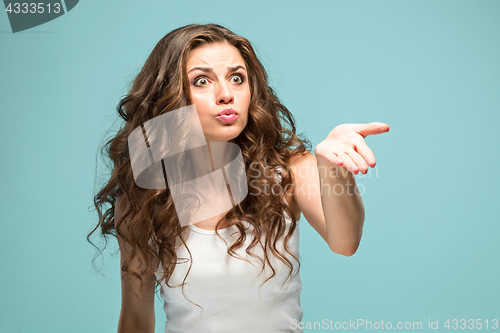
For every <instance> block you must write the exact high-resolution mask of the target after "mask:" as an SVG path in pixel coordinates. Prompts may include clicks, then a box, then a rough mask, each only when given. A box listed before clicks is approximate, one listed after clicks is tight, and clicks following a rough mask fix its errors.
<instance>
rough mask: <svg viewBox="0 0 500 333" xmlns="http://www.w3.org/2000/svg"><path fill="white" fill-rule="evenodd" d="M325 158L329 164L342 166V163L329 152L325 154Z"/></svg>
mask: <svg viewBox="0 0 500 333" xmlns="http://www.w3.org/2000/svg"><path fill="white" fill-rule="evenodd" d="M325 158H326V159H327V160H328V161H330V163H333V164H336V165H339V166H342V165H343V164H344V162H343V161H342V160H341V159H340V157H338V156H337V155H336V154H335V153H332V152H329V153H327V154H325Z"/></svg>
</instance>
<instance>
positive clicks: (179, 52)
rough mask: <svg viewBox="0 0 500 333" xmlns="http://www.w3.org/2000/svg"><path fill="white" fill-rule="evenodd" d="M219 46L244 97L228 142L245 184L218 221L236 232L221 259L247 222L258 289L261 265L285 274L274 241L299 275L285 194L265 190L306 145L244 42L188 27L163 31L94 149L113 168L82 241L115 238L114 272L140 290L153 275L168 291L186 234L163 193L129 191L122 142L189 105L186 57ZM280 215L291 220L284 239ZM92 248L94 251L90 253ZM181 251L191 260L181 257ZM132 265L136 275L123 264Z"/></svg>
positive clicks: (213, 29)
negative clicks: (243, 85)
mask: <svg viewBox="0 0 500 333" xmlns="http://www.w3.org/2000/svg"><path fill="white" fill-rule="evenodd" d="M220 42H225V43H228V44H230V45H232V46H234V47H236V48H237V49H238V50H239V52H240V53H241V55H242V57H243V59H244V60H245V63H246V66H247V73H248V80H249V85H250V92H251V101H250V106H249V110H248V123H247V126H246V127H245V129H244V130H243V131H242V133H240V135H239V136H238V137H236V138H235V139H234V140H233V142H234V143H236V144H238V145H239V147H240V149H241V152H242V156H243V160H244V163H245V168H246V170H247V180H248V181H250V179H251V181H252V186H249V187H248V195H247V196H246V198H245V199H244V200H243V201H242V202H241V203H240V204H238V205H236V206H235V207H233V209H231V210H230V211H229V212H228V213H227V214H226V215H225V217H224V218H225V219H226V220H227V222H229V224H230V225H235V226H236V227H237V229H238V230H239V232H240V236H239V237H238V239H237V240H236V241H235V243H234V244H232V245H231V246H229V247H228V249H227V253H228V254H229V255H231V256H233V257H235V258H237V256H235V255H236V253H235V252H234V251H235V250H236V249H238V248H240V247H241V246H242V245H243V243H244V242H245V239H246V234H245V227H244V225H243V224H242V222H241V221H247V222H249V223H251V224H252V225H253V237H252V241H251V243H250V245H249V246H248V248H247V249H246V252H247V253H248V254H250V255H253V254H252V253H251V251H250V250H251V249H252V248H253V247H255V246H260V247H261V248H262V250H263V253H264V258H259V260H260V262H261V263H262V266H263V267H262V270H264V269H265V267H266V265H269V267H270V268H271V270H272V272H273V273H272V275H271V276H270V277H269V278H267V279H266V280H265V281H264V283H265V282H267V281H268V280H269V279H271V278H272V277H273V276H275V275H276V274H275V269H274V268H273V266H272V265H271V262H270V260H269V256H270V255H271V256H275V257H276V258H278V259H279V260H280V261H281V262H282V263H283V264H285V265H286V266H287V267H288V268H289V269H290V272H289V274H288V276H287V279H288V278H289V277H291V274H292V272H293V264H292V262H291V261H290V260H289V259H288V258H287V256H286V254H284V253H282V252H280V251H278V249H277V247H276V240H277V239H278V238H280V237H284V241H283V244H284V249H285V251H286V252H287V253H288V254H290V255H291V256H292V257H293V258H294V259H295V260H296V261H297V262H298V263H299V268H300V262H299V258H297V256H296V255H295V254H293V253H291V252H290V251H289V248H288V241H289V239H290V237H291V236H292V234H293V232H294V230H295V228H296V226H297V221H296V219H295V216H294V214H293V213H292V211H291V209H290V207H289V206H288V205H287V204H286V203H285V200H284V195H285V191H278V193H276V194H275V193H274V191H270V189H271V188H273V185H277V186H279V188H281V189H287V188H289V187H290V186H291V184H292V177H293V175H292V174H291V173H290V172H289V165H290V159H291V158H292V157H293V156H295V155H298V154H302V153H304V152H305V151H306V150H309V151H310V143H309V141H308V140H307V139H301V138H300V137H299V136H298V135H297V134H296V127H295V121H294V119H293V116H292V114H291V113H290V112H289V110H288V109H287V108H286V107H285V106H284V105H283V104H281V103H280V101H279V99H278V97H277V96H276V94H275V92H274V91H273V89H272V88H271V87H270V86H269V85H268V82H267V80H268V78H267V73H266V71H265V69H264V67H263V66H262V64H261V63H260V61H259V60H258V58H257V55H256V54H255V52H254V49H253V47H252V45H251V44H250V42H249V41H248V40H247V39H245V38H243V37H240V36H238V35H236V34H234V33H233V32H231V31H230V30H228V29H226V28H224V27H222V26H220V25H216V24H206V25H196V24H192V25H187V26H184V27H181V28H178V29H175V30H173V31H171V32H170V33H168V34H167V35H165V36H164V37H163V38H162V39H161V40H160V41H159V42H158V44H157V45H156V46H155V47H154V49H153V51H152V52H151V55H150V56H149V57H148V59H147V60H146V63H145V64H144V66H143V68H142V69H141V71H140V72H139V74H138V75H137V77H136V78H135V80H134V81H133V84H132V85H131V89H130V91H129V92H128V94H127V95H126V96H124V97H123V98H122V99H121V100H120V102H119V103H118V106H117V112H118V114H119V116H120V117H121V118H122V119H123V120H124V123H123V125H122V126H121V128H120V129H119V130H118V132H117V134H116V135H115V136H113V137H112V138H111V139H110V140H109V141H107V142H106V143H105V144H104V145H103V146H102V147H101V154H104V155H105V159H109V160H111V161H112V163H113V167H112V168H111V169H112V170H111V176H110V178H109V180H108V181H107V183H106V184H105V185H104V186H103V187H102V188H101V189H100V190H99V192H98V193H97V194H96V195H95V197H94V206H95V208H96V210H97V213H98V215H99V222H98V224H97V225H96V227H95V228H94V229H93V230H92V231H91V232H90V234H89V235H88V236H87V240H88V241H89V242H90V243H91V244H92V245H94V244H93V243H92V241H91V240H90V236H91V235H92V234H93V233H94V232H96V231H97V230H100V232H101V236H103V237H104V239H105V240H106V242H107V236H114V237H116V233H118V235H120V236H121V237H122V238H123V239H124V241H125V242H126V243H128V244H129V245H130V247H131V253H130V256H129V257H128V258H127V259H126V260H125V261H124V264H123V266H122V267H121V269H122V271H124V272H127V273H129V274H130V275H132V276H134V277H135V278H138V279H140V280H141V284H142V287H144V285H145V283H144V281H143V280H142V277H141V275H142V276H144V275H146V274H153V273H155V271H157V270H158V269H160V268H161V271H162V272H163V276H160V277H158V276H157V279H156V280H155V286H156V287H158V286H160V285H161V282H162V281H166V283H167V285H168V286H170V285H169V284H168V281H169V278H170V276H171V275H172V273H173V271H174V269H175V265H176V264H177V263H178V260H179V259H182V258H177V254H176V251H175V244H176V239H177V240H179V239H180V241H181V244H184V246H186V248H187V245H186V243H185V241H186V239H187V238H184V236H183V231H184V229H185V228H187V226H181V224H180V223H179V218H178V216H177V213H176V210H175V208H174V203H173V199H172V196H171V193H170V191H169V189H168V187H167V189H162V190H151V189H143V188H140V187H138V186H137V185H136V183H135V181H134V176H133V173H132V167H131V163H130V156H129V150H128V136H129V134H130V133H131V132H132V131H133V130H134V129H135V128H136V127H138V126H141V125H142V124H144V123H145V122H146V121H148V120H150V119H152V118H155V117H157V116H159V115H161V114H164V113H166V112H170V111H173V110H175V109H178V108H181V107H184V106H188V105H191V104H192V103H191V97H190V87H189V81H188V79H187V73H186V59H187V57H188V55H189V52H190V51H192V50H193V49H195V48H196V47H198V46H200V45H202V44H206V43H220ZM108 165H109V163H108ZM277 170H280V175H281V177H273V175H275V174H276V172H277ZM106 179H107V178H106ZM118 195H120V206H122V202H123V213H122V218H120V220H119V221H115V205H116V200H117V197H118ZM284 212H286V213H287V215H288V216H289V217H290V218H291V220H292V222H291V224H290V227H289V230H288V233H287V234H286V235H284V234H285V231H286V221H285V215H284ZM224 218H222V219H220V220H219V221H218V223H217V225H216V234H217V235H218V236H219V237H221V236H220V234H219V233H218V231H217V230H218V228H219V226H220V225H221V223H222V221H223V220H224ZM125 221H126V222H125ZM122 223H126V226H127V228H128V233H122V232H121V228H120V225H121V224H122ZM263 239H264V241H262V240H263ZM94 246H95V245H94ZM96 248H97V249H98V250H99V248H98V247H97V246H96ZM187 250H188V253H189V255H190V259H192V258H191V253H190V252H189V249H187ZM99 251H100V250H99ZM100 252H101V253H102V251H100ZM134 259H136V260H138V261H139V262H140V267H136V266H135V265H132V264H131V263H132V261H133V260H134ZM183 259H185V260H187V258H183ZM94 260H95V257H94ZM190 261H191V260H190ZM191 265H192V263H191V264H190V266H189V270H188V272H187V274H186V276H185V277H184V281H183V283H182V285H181V286H182V291H183V293H184V283H185V281H186V278H187V275H188V274H189V271H190V269H191ZM297 272H298V270H297ZM261 273H262V272H261ZM264 283H263V284H264ZM261 286H262V284H261Z"/></svg>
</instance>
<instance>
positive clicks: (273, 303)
mask: <svg viewBox="0 0 500 333" xmlns="http://www.w3.org/2000/svg"><path fill="white" fill-rule="evenodd" d="M285 217H286V224H287V228H286V230H285V236H286V234H287V233H288V228H289V226H290V223H291V220H290V218H289V217H288V216H287V215H286V214H285ZM242 223H243V224H244V226H245V228H247V231H246V233H247V238H246V240H245V242H244V244H243V246H242V247H240V248H239V249H237V250H236V251H235V252H236V253H237V255H239V256H241V257H243V258H245V259H247V260H249V261H250V262H252V264H250V263H249V262H247V261H244V260H241V259H236V258H234V257H231V256H229V255H228V254H227V246H226V244H224V242H223V241H222V240H221V239H220V238H219V237H218V236H217V235H216V234H215V230H205V229H200V228H198V227H196V226H194V225H189V228H187V230H189V232H188V233H189V236H188V239H187V241H186V243H187V246H188V248H189V251H190V252H191V255H192V258H193V259H192V260H193V264H192V267H191V271H190V272H189V275H188V276H187V278H186V281H185V282H186V284H185V285H184V292H185V294H186V296H187V297H188V298H189V299H190V300H191V301H192V302H193V303H197V304H198V305H200V306H201V307H202V308H203V309H201V308H199V307H197V306H196V305H194V304H192V303H190V302H189V301H188V300H187V299H186V298H185V297H184V295H183V294H182V290H181V287H177V288H174V286H177V285H180V284H181V283H182V281H183V279H184V277H185V275H186V272H187V270H188V269H189V264H190V263H189V262H186V263H183V260H179V263H178V264H177V265H176V268H175V270H174V272H173V274H172V276H171V277H170V280H169V284H170V286H172V288H170V287H168V286H166V284H165V283H164V282H163V283H162V288H161V291H160V295H161V297H162V299H163V301H164V306H163V308H164V310H165V313H166V316H167V323H166V324H165V332H166V333H178V332H182V333H185V332H203V333H210V332H217V333H226V332H227V333H234V332H239V333H245V332H249V333H250V332H251V333H255V332H273V333H281V332H303V329H300V328H298V327H297V326H298V325H297V324H296V323H298V322H301V321H302V317H303V311H302V309H301V307H300V292H301V290H302V283H301V280H300V275H299V272H298V266H297V261H296V260H295V259H294V258H293V257H292V256H290V255H289V254H288V253H286V252H285V251H284V247H283V237H281V238H280V239H279V241H278V242H277V244H276V245H277V249H278V250H279V251H280V252H281V253H283V254H284V255H286V257H287V258H288V259H289V260H290V262H291V263H292V264H293V271H292V277H291V278H289V279H288V280H286V282H285V279H286V278H287V275H288V273H289V268H288V266H286V265H284V264H283V263H282V262H281V261H279V260H278V259H277V258H276V257H273V258H270V261H271V263H272V265H273V268H274V270H275V271H276V275H275V276H274V277H273V278H272V279H270V280H268V281H267V282H266V283H265V284H264V285H263V286H262V288H261V289H260V295H259V286H260V284H261V283H262V282H263V281H264V280H265V279H266V278H267V277H269V276H271V274H272V271H271V269H270V268H269V265H266V269H265V272H262V274H260V276H258V275H259V273H260V272H261V270H262V263H261V262H260V261H259V259H253V258H252V257H251V256H250V255H249V254H247V253H246V252H245V250H246V248H247V247H248V245H249V244H250V242H251V241H252V238H253V235H252V229H253V226H252V225H251V224H250V223H248V222H245V221H243V222H242ZM219 234H220V235H221V236H222V237H223V238H224V239H225V240H226V242H227V243H228V246H230V245H232V244H233V242H234V241H235V240H236V239H237V238H238V236H239V234H240V232H239V231H238V229H237V228H236V226H231V227H229V228H225V229H222V230H219ZM262 242H263V241H262ZM288 248H289V251H290V252H292V253H293V254H294V255H295V256H296V257H297V258H298V257H299V226H298V224H297V227H296V228H295V230H294V233H293V235H292V237H291V238H290V240H289V242H288ZM252 251H253V253H255V254H257V255H258V256H259V257H260V258H264V257H263V251H262V249H261V248H260V246H259V245H258V244H257V245H256V246H255V247H254V248H252ZM176 252H177V256H178V258H187V259H188V260H189V258H190V257H189V253H188V252H187V250H186V247H185V246H184V245H181V246H179V247H178V248H177V249H176ZM161 273H162V270H161V268H160V269H159V270H158V271H157V276H159V275H158V274H161ZM264 275H265V276H264ZM290 279H291V280H290ZM284 282H285V283H284ZM292 328H293V329H292Z"/></svg>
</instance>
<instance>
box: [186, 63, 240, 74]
mask: <svg viewBox="0 0 500 333" xmlns="http://www.w3.org/2000/svg"><path fill="white" fill-rule="evenodd" d="M240 68H243V69H244V70H246V68H245V67H243V66H241V65H238V66H234V67H228V68H227V69H228V70H229V71H230V72H234V71H236V70H238V69H240ZM194 70H199V71H202V72H205V73H210V72H212V71H213V68H212V67H193V68H191V69H190V70H189V72H188V74H189V73H191V72H192V71H194Z"/></svg>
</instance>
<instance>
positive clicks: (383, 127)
mask: <svg viewBox="0 0 500 333" xmlns="http://www.w3.org/2000/svg"><path fill="white" fill-rule="evenodd" d="M389 129H390V127H389V125H387V124H385V123H379V122H371V123H368V124H356V126H355V127H354V130H355V131H356V133H358V134H360V135H361V136H363V138H366V137H367V136H368V135H375V134H380V133H385V132H389Z"/></svg>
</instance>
